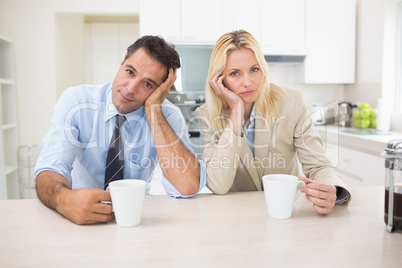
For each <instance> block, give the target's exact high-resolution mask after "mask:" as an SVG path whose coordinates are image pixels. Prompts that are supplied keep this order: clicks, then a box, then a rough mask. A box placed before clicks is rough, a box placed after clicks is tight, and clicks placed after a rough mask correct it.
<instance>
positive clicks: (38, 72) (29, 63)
mask: <svg viewBox="0 0 402 268" xmlns="http://www.w3.org/2000/svg"><path fill="white" fill-rule="evenodd" d="M387 1H396V0H387ZM384 2H386V1H384V0H357V12H358V13H357V48H356V52H357V53H356V55H357V64H356V68H357V70H356V84H353V85H345V86H343V85H304V84H297V83H295V82H294V81H295V80H294V67H293V66H280V65H271V66H270V67H271V81H272V82H273V83H277V84H279V85H281V86H286V87H291V88H294V89H299V90H301V91H302V92H303V96H304V98H305V100H306V102H307V103H308V104H311V103H313V102H321V103H322V104H324V105H325V104H329V103H331V102H333V101H336V100H338V101H341V100H348V101H351V102H359V101H360V102H362V101H368V102H369V103H370V104H372V105H375V101H376V99H377V98H378V97H380V96H381V90H382V82H383V78H382V74H383V73H382V70H383V68H382V67H383V56H382V55H383V36H384V16H383V10H384ZM138 13H139V0H115V1H106V0H69V1H65V0H35V1H29V0H0V33H1V34H2V35H4V36H7V37H9V38H10V39H12V40H13V41H14V47H15V66H16V70H15V71H16V72H15V73H16V86H17V100H18V121H19V140H20V144H40V143H41V142H42V138H43V136H44V135H45V134H46V132H47V131H48V129H49V127H50V119H51V116H52V114H53V108H54V105H55V104H56V101H57V99H58V96H59V95H60V93H61V92H62V91H63V90H64V89H65V88H66V87H68V86H71V85H76V84H80V83H82V82H84V81H85V77H84V76H85V74H84V73H85V71H84V70H83V69H82V68H84V66H83V58H84V57H86V55H84V54H85V52H84V51H83V46H81V45H80V44H81V42H85V36H83V32H84V28H83V25H82V20H83V16H84V15H113V16H129V15H134V14H135V15H138ZM71 29H74V30H73V31H71ZM62 33H63V34H62ZM61 51H64V52H66V51H74V55H77V56H76V57H69V56H68V53H66V54H64V53H63V52H61ZM83 55H84V56H83ZM69 70H74V72H71V71H69Z"/></svg>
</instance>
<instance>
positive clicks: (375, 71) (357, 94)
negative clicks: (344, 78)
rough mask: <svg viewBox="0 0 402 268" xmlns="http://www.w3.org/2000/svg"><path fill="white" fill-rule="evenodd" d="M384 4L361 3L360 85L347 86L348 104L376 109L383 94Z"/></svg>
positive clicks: (375, 1)
mask: <svg viewBox="0 0 402 268" xmlns="http://www.w3.org/2000/svg"><path fill="white" fill-rule="evenodd" d="M384 3H385V1H384V0H357V23H356V24H357V31H356V32H357V36H356V83H355V84H352V85H346V86H345V90H344V96H345V100H347V101H350V102H353V103H356V102H368V103H369V104H370V105H371V106H373V107H376V105H377V104H376V101H377V98H380V97H381V94H382V93H381V92H382V75H383V72H382V69H383V35H384Z"/></svg>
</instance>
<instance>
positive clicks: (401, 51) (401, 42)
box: [395, 1, 402, 113]
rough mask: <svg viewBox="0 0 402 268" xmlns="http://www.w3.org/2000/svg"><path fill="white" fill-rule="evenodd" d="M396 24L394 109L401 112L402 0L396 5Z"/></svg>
mask: <svg viewBox="0 0 402 268" xmlns="http://www.w3.org/2000/svg"><path fill="white" fill-rule="evenodd" d="M397 21H398V26H397V48H398V51H397V72H396V73H397V86H396V92H395V100H396V103H395V108H396V109H395V111H396V112H399V113H402V1H400V2H399V5H398V19H397Z"/></svg>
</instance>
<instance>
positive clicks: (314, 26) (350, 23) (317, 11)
mask: <svg viewBox="0 0 402 268" xmlns="http://www.w3.org/2000/svg"><path fill="white" fill-rule="evenodd" d="M306 49H307V53H308V54H307V57H306V59H305V61H304V64H303V65H301V66H300V67H299V70H298V74H299V77H298V79H297V80H299V81H300V82H303V83H309V84H349V83H354V82H355V57H356V56H355V50H356V2H355V1H354V0H336V1H334V0H306Z"/></svg>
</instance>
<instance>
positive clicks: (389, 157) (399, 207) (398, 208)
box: [381, 139, 402, 232]
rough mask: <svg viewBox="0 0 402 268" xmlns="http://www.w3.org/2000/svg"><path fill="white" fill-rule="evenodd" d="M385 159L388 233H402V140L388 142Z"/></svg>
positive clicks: (385, 217) (384, 154) (385, 208)
mask: <svg viewBox="0 0 402 268" xmlns="http://www.w3.org/2000/svg"><path fill="white" fill-rule="evenodd" d="M381 156H383V157H385V170H386V174H385V202H384V203H385V205H384V221H385V224H386V225H387V228H386V229H387V231H388V232H392V231H395V230H399V231H402V139H397V140H391V141H389V142H388V144H387V146H386V147H385V149H384V152H383V153H382V154H381Z"/></svg>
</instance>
